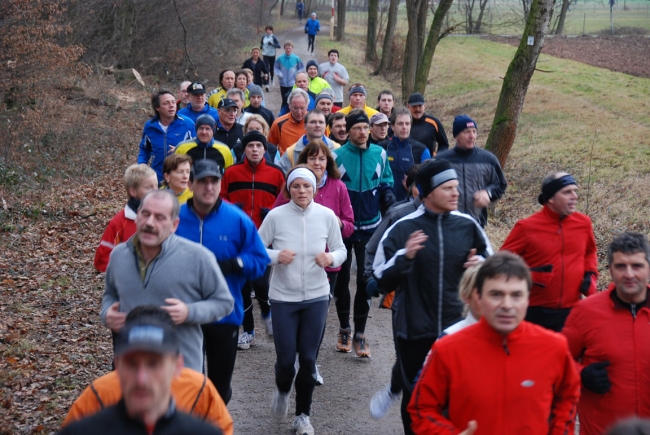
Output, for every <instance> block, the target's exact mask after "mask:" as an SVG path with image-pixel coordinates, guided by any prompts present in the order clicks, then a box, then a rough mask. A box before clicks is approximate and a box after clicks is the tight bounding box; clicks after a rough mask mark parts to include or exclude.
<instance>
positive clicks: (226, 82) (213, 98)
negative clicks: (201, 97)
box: [208, 69, 235, 110]
mask: <svg viewBox="0 0 650 435" xmlns="http://www.w3.org/2000/svg"><path fill="white" fill-rule="evenodd" d="M219 84H220V85H221V87H219V88H216V89H214V90H212V92H210V93H209V94H208V104H209V105H210V106H212V107H214V108H215V109H217V110H218V109H219V102H220V101H221V100H223V99H224V98H226V92H228V90H230V89H232V88H233V87H235V71H233V70H231V69H225V70H223V71H221V73H220V74H219Z"/></svg>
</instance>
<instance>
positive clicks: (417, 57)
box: [402, 0, 428, 101]
mask: <svg viewBox="0 0 650 435" xmlns="http://www.w3.org/2000/svg"><path fill="white" fill-rule="evenodd" d="M427 6H428V5H427V1H426V0H406V17H407V20H408V26H409V30H408V33H407V34H406V44H405V47H404V65H403V67H402V97H403V100H404V101H406V100H407V99H408V96H409V95H411V93H412V92H413V88H414V86H415V75H416V73H417V70H418V67H419V65H420V63H421V62H422V52H423V51H424V33H425V31H426V19H427V18H426V16H427V12H428V8H427Z"/></svg>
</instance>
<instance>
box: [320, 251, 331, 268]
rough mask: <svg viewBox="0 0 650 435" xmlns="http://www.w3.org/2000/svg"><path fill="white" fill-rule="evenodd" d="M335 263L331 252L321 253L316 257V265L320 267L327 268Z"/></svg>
mask: <svg viewBox="0 0 650 435" xmlns="http://www.w3.org/2000/svg"><path fill="white" fill-rule="evenodd" d="M333 261H334V259H333V258H332V254H330V253H329V252H321V253H320V254H318V255H317V256H316V264H318V265H319V266H320V267H327V266H329V265H330V264H332V262H333Z"/></svg>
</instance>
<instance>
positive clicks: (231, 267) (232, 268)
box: [217, 258, 242, 275]
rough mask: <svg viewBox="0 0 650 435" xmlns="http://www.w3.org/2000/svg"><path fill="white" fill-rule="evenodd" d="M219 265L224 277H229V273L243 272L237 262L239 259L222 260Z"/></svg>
mask: <svg viewBox="0 0 650 435" xmlns="http://www.w3.org/2000/svg"><path fill="white" fill-rule="evenodd" d="M217 263H219V268H220V269H221V273H223V274H224V275H227V274H229V273H239V272H241V270H242V269H241V267H240V266H239V262H238V261H237V258H229V259H227V260H221V261H217Z"/></svg>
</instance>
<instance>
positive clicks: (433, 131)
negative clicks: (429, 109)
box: [411, 114, 449, 156]
mask: <svg viewBox="0 0 650 435" xmlns="http://www.w3.org/2000/svg"><path fill="white" fill-rule="evenodd" d="M411 138H412V139H415V140H417V141H418V142H422V143H423V144H424V145H426V147H427V148H428V149H429V153H431V155H432V156H435V155H436V153H439V152H440V151H445V150H447V149H449V141H448V140H447V133H445V128H444V127H443V126H442V121H440V120H439V119H438V118H436V117H435V116H431V115H427V114H424V115H423V116H422V118H420V119H414V120H413V125H412V126H411ZM436 145H437V147H436Z"/></svg>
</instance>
